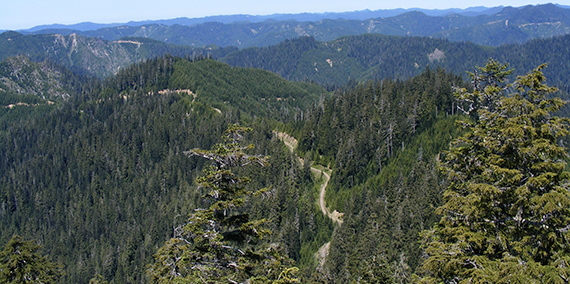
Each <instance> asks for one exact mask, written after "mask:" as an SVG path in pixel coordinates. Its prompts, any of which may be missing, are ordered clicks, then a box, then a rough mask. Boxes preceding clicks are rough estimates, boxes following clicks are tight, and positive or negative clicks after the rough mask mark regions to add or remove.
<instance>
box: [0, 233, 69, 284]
mask: <svg viewBox="0 0 570 284" xmlns="http://www.w3.org/2000/svg"><path fill="white" fill-rule="evenodd" d="M40 248H41V246H39V245H37V244H35V243H34V242H32V241H24V239H23V238H22V237H20V236H17V235H15V236H13V237H12V239H10V241H8V243H7V244H6V246H4V250H3V251H2V252H0V282H2V283H7V284H9V283H14V284H16V283H18V284H23V283H56V282H57V280H58V279H59V277H60V276H61V275H62V265H61V264H58V263H54V262H51V261H49V260H48V259H47V257H45V256H42V255H40V253H39V252H38V250H39V249H40Z"/></svg>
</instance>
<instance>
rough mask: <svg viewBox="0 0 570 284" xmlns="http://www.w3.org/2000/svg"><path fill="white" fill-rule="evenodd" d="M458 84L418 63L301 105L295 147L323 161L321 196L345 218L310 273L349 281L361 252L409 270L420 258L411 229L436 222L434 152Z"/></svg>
mask: <svg viewBox="0 0 570 284" xmlns="http://www.w3.org/2000/svg"><path fill="white" fill-rule="evenodd" d="M463 84H464V83H463V81H462V80H461V78H460V77H458V76H455V75H452V74H449V73H446V72H445V71H444V70H443V69H436V70H431V69H428V70H426V71H425V72H424V73H422V74H421V75H420V76H417V77H415V78H413V79H410V80H407V81H398V80H382V81H370V82H368V83H366V84H359V85H358V86H356V87H355V88H348V89H346V90H342V91H338V92H337V93H336V94H335V95H333V96H332V97H331V98H329V99H326V100H324V101H322V102H321V104H319V105H316V106H315V107H314V108H312V109H311V110H310V111H307V113H306V117H307V118H306V120H305V121H303V123H300V125H302V127H300V128H299V129H300V134H299V136H300V141H299V149H300V151H302V152H304V153H306V154H305V157H311V158H312V159H313V160H314V161H315V162H316V163H322V164H324V165H329V166H330V167H331V168H332V169H333V175H332V177H331V182H330V183H329V187H328V188H327V202H328V204H331V206H332V207H333V209H337V210H338V211H340V212H343V213H344V220H345V221H344V223H343V224H342V226H340V227H339V228H338V230H335V232H334V234H333V239H332V242H331V245H330V251H329V256H328V258H327V262H326V264H325V266H324V268H323V271H324V273H323V274H320V275H318V276H317V277H316V278H317V279H321V281H325V282H327V283H349V282H351V281H358V279H359V277H361V275H363V274H364V273H365V271H366V269H369V268H367V266H363V265H362V262H363V261H365V262H367V263H370V265H372V264H373V263H375V262H380V263H384V264H385V265H390V266H391V267H392V270H393V271H392V272H391V273H394V275H396V279H397V280H398V281H404V282H405V281H407V280H409V279H410V278H409V277H410V275H411V273H412V272H413V271H414V269H415V268H416V266H417V265H418V264H419V263H420V261H421V260H420V259H421V252H420V249H419V243H418V241H417V237H418V233H419V232H420V231H422V230H423V229H426V228H429V227H430V226H431V224H433V222H435V221H436V216H435V214H434V212H433V207H432V206H436V205H437V204H439V203H440V202H441V201H440V200H441V199H440V194H441V192H442V191H443V188H444V187H443V185H442V182H443V180H442V179H441V177H440V176H439V173H438V169H437V163H436V159H437V155H438V153H439V152H440V151H441V150H442V149H445V148H446V147H447V146H448V144H449V142H450V139H451V137H452V136H454V135H456V134H455V126H454V120H455V117H456V115H454V114H455V106H456V103H455V99H454V97H453V87H462V86H463Z"/></svg>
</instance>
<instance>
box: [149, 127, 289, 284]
mask: <svg viewBox="0 0 570 284" xmlns="http://www.w3.org/2000/svg"><path fill="white" fill-rule="evenodd" d="M249 131H251V129H250V128H245V127H241V126H238V125H232V126H230V127H229V128H228V129H227V130H226V132H225V134H226V136H225V137H224V141H223V142H222V143H219V144H217V145H215V146H214V147H213V149H212V150H201V149H194V150H191V151H187V152H185V154H186V155H188V156H199V157H203V158H206V159H209V160H211V161H212V162H213V165H211V166H209V167H207V168H205V170H204V175H203V176H201V177H199V178H197V179H196V182H197V183H198V185H199V186H200V187H202V188H204V189H206V190H208V192H207V193H206V196H205V197H206V198H207V199H208V200H210V201H211V205H210V207H209V208H208V209H196V210H195V212H194V213H193V214H192V215H191V216H190V218H189V220H188V222H187V223H186V224H185V225H183V226H180V227H178V228H176V229H175V232H174V235H175V236H174V238H172V239H171V240H169V241H168V242H167V243H166V244H165V245H164V246H163V247H162V248H160V249H159V251H158V253H157V254H156V255H155V260H156V262H155V263H154V265H152V267H151V268H150V269H149V275H150V277H151V279H152V281H153V282H155V283H243V282H248V283H293V282H297V279H296V278H295V276H294V273H295V272H296V268H291V267H290V266H291V264H292V263H291V262H292V261H291V260H289V259H288V258H286V257H283V256H282V255H281V248H280V246H279V245H276V244H271V245H264V244H263V239H264V238H265V237H266V236H268V235H269V234H270V231H269V230H267V229H265V228H264V227H263V225H264V224H265V223H266V222H267V220H265V219H261V220H250V218H249V215H248V213H245V212H244V211H243V210H242V209H241V207H243V205H244V204H245V202H246V198H247V197H248V196H259V195H262V194H264V193H265V192H266V191H267V189H261V190H250V189H249V188H248V187H247V184H248V183H249V182H250V179H249V178H248V177H242V176H239V175H238V174H236V173H235V172H234V171H232V169H235V168H241V167H244V166H246V165H250V164H259V165H261V166H265V165H266V164H267V160H268V157H264V156H259V155H248V154H246V153H245V151H246V150H250V149H252V148H253V145H252V144H250V145H247V146H242V145H241V144H240V143H239V142H240V141H241V140H242V139H243V133H245V132H249Z"/></svg>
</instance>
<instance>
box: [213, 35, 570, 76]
mask: <svg viewBox="0 0 570 284" xmlns="http://www.w3.org/2000/svg"><path fill="white" fill-rule="evenodd" d="M568 46H570V36H568V35H567V36H560V37H553V38H549V39H536V40H532V41H529V42H527V43H525V44H512V45H503V46H500V47H486V46H480V45H475V44H473V43H469V42H462V43H454V42H450V41H448V40H444V39H436V38H427V37H396V36H386V35H380V34H367V35H361V36H347V37H341V38H338V39H336V40H333V41H329V42H318V41H316V40H315V39H314V38H311V37H300V38H298V39H295V40H288V41H284V42H282V43H280V44H278V45H275V46H270V47H263V48H250V49H244V50H239V51H235V52H232V53H230V54H228V55H227V56H226V57H224V58H221V59H220V60H221V61H222V62H226V63H228V64H230V65H232V66H247V67H255V68H261V69H265V70H269V71H272V72H275V73H277V74H279V75H281V76H283V77H284V78H287V79H289V80H312V81H315V82H319V83H321V84H325V85H344V84H346V83H348V82H349V81H350V80H357V81H365V80H368V79H374V80H375V79H383V78H399V79H408V78H411V77H413V76H417V75H419V74H420V73H422V72H423V71H424V70H425V69H426V68H427V67H428V66H431V68H436V67H443V68H445V69H446V70H448V71H450V72H453V73H455V74H461V75H464V74H466V73H465V71H470V70H473V68H474V67H473V66H480V65H483V64H484V63H485V62H486V61H487V59H489V58H497V59H499V60H501V61H502V62H509V64H510V65H511V66H512V67H513V68H514V69H515V72H516V75H521V74H523V73H524V71H523V70H530V69H532V68H534V67H536V66H538V65H540V64H542V63H547V64H549V68H548V69H547V70H545V75H546V76H547V77H548V78H549V82H551V83H552V84H557V85H558V84H561V85H568V84H570V81H568V76H566V74H567V73H568V71H567V66H566V65H565V64H564V63H563V62H567V61H568V60H570V58H568V57H569V55H570V50H568Z"/></svg>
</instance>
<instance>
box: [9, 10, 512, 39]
mask: <svg viewBox="0 0 570 284" xmlns="http://www.w3.org/2000/svg"><path fill="white" fill-rule="evenodd" d="M502 8H504V7H503V6H497V7H492V8H488V7H484V6H478V7H469V8H466V9H457V8H451V9H442V10H439V9H420V8H408V9H402V8H399V9H380V10H374V11H371V10H369V9H366V10H361V11H352V12H338V13H335V12H325V13H297V14H271V15H245V14H236V15H219V16H207V17H198V18H187V17H180V18H174V19H164V20H146V21H130V22H127V23H109V24H101V23H92V22H82V23H78V24H71V25H63V24H48V25H40V26H35V27H32V28H29V29H23V30H19V31H18V32H21V33H36V32H40V31H43V30H62V29H67V30H72V31H81V32H85V31H92V30H97V29H102V28H112V27H119V26H130V27H137V26H143V25H153V24H158V25H165V26H172V25H181V26H192V25H197V24H203V23H208V22H218V23H223V24H230V23H234V22H252V23H257V22H263V21H267V20H275V21H290V20H295V21H299V22H306V21H320V20H324V19H346V20H366V19H371V18H385V17H393V16H397V15H400V14H403V13H406V12H411V11H420V12H422V13H424V14H426V15H429V16H443V15H450V14H458V15H464V16H477V15H491V14H494V13H496V12H498V11H500V10H501V9H502ZM0 32H3V31H2V30H0Z"/></svg>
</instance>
